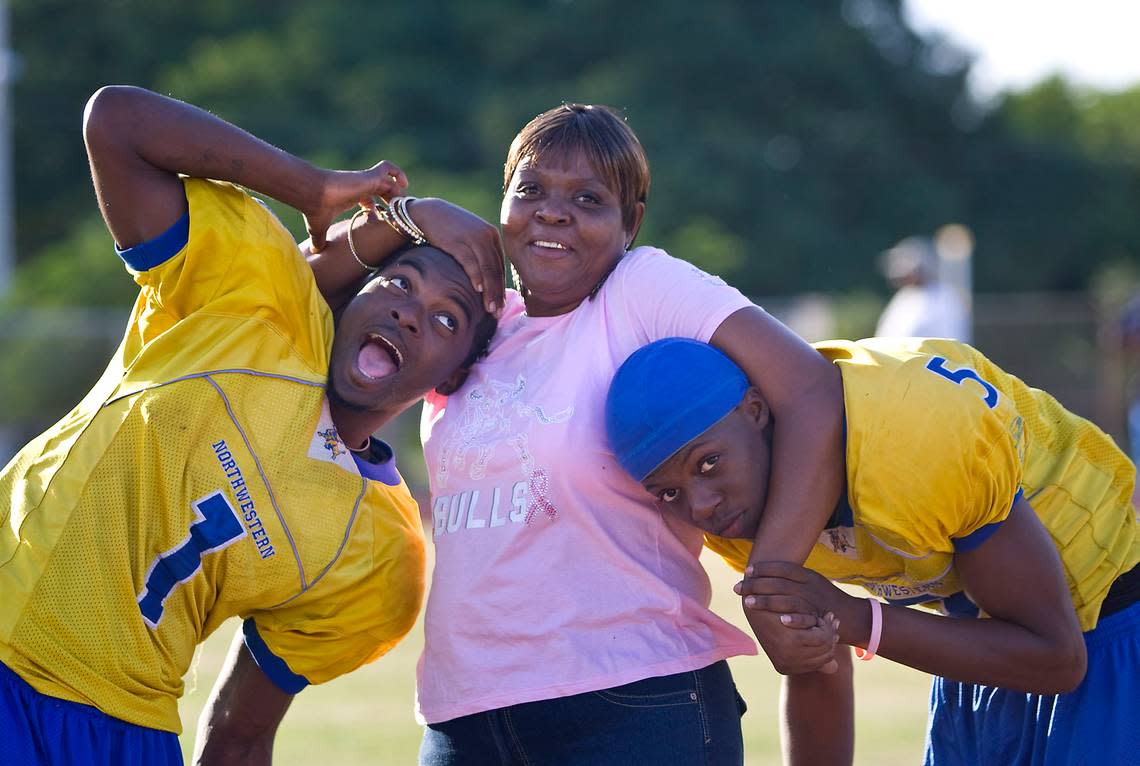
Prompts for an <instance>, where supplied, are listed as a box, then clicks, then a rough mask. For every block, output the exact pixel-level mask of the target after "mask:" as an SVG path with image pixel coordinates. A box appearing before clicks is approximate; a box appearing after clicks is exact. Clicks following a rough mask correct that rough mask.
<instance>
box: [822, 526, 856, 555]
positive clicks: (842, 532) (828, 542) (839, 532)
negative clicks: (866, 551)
mask: <svg viewBox="0 0 1140 766" xmlns="http://www.w3.org/2000/svg"><path fill="white" fill-rule="evenodd" d="M819 544H820V545H822V546H823V547H825V548H827V549H828V550H829V551H833V552H835V553H838V554H839V555H840V556H843V557H845V558H849V559H855V558H859V554H858V552H857V551H856V550H855V528H854V527H830V528H828V529H825V530H823V531H822V532H820V533H819Z"/></svg>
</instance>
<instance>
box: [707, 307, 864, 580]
mask: <svg viewBox="0 0 1140 766" xmlns="http://www.w3.org/2000/svg"><path fill="white" fill-rule="evenodd" d="M711 343H712V345H714V346H716V347H717V348H719V349H720V350H721V351H723V352H724V353H726V354H728V356H729V357H731V358H732V360H733V361H734V362H736V363H737V364H738V365H739V366H740V368H741V369H742V370H744V373H745V374H746V375H747V376H748V379H749V380H750V381H751V382H752V384H753V385H755V386H756V387H757V388H759V389H760V392H761V393H762V394H763V395H764V398H765V400H767V402H768V405H769V406H770V407H771V408H772V418H773V420H774V422H775V426H774V430H773V436H772V467H771V471H770V476H771V479H770V483H769V486H768V499H767V501H766V502H765V504H764V512H763V515H762V516H761V517H760V526H759V528H758V530H757V532H756V539H755V541H754V542H753V546H752V553H751V555H750V556H749V558H748V560H749V561H790V562H792V563H793V564H802V563H803V562H804V561H805V560H806V559H807V556H808V553H810V552H811V548H812V545H814V544H815V541H816V538H817V537H818V536H819V532H820V530H821V529H823V527H824V525H825V524H826V523H827V519H828V517H829V516H830V515H831V513H832V511H834V510H835V503H836V501H837V500H838V499H839V492H840V490H841V489H842V487H843V475H844V459H843V384H842V382H841V380H840V376H839V370H838V368H836V367H835V365H833V364H831V362H829V361H827V360H826V359H825V358H824V357H823V356H821V355H820V354H819V353H818V352H817V351H816V350H815V349H813V348H812V347H811V346H810V345H808V344H807V343H806V342H805V341H804V340H803V339H802V338H800V337H799V336H798V335H796V334H795V333H793V332H792V331H791V330H789V329H788V328H787V327H785V326H784V325H783V324H781V323H780V322H778V321H776V320H775V319H773V318H772V317H771V316H769V315H768V314H767V313H765V312H764V311H763V310H761V309H759V308H756V307H749V308H743V309H741V310H739V311H737V312H736V313H734V314H733V315H732V316H730V317H729V318H728V319H726V320H724V322H723V323H722V324H721V326H720V327H719V328H717V331H716V332H715V333H714V334H713V337H712V340H711Z"/></svg>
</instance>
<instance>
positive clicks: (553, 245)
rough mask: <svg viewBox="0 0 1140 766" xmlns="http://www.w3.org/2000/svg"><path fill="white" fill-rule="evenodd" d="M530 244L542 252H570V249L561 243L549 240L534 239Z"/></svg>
mask: <svg viewBox="0 0 1140 766" xmlns="http://www.w3.org/2000/svg"><path fill="white" fill-rule="evenodd" d="M531 244H532V245H534V246H535V247H541V248H542V249H544V250H558V251H560V252H563V253H565V252H567V251H569V250H570V248H568V247H566V245H564V244H562V243H561V242H555V241H554V240H551V239H536V240H535V241H534V242H532V243H531Z"/></svg>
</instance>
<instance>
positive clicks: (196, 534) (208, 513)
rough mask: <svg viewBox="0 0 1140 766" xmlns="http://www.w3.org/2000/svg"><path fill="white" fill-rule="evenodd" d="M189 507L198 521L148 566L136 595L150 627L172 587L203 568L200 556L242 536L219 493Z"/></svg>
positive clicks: (231, 510) (158, 617) (237, 521)
mask: <svg viewBox="0 0 1140 766" xmlns="http://www.w3.org/2000/svg"><path fill="white" fill-rule="evenodd" d="M191 507H193V509H194V515H195V516H196V517H197V518H198V520H197V521H195V522H194V523H193V524H191V525H190V534H188V535H187V536H186V537H185V538H184V539H183V540H182V542H180V543H179V544H178V545H176V546H174V547H173V548H171V549H170V550H168V551H166V552H165V553H161V554H159V556H158V558H156V559H155V560H154V563H153V564H151V565H150V570H149V571H148V572H147V573H146V580H144V584H143V591H142V593H140V594H139V610H140V611H141V612H142V617H143V620H144V621H145V622H146V624H147V625H149V626H150V627H151V628H157V627H158V623H159V621H160V620H161V619H162V613H163V609H164V607H163V604H164V603H165V602H166V599H167V598H169V596H170V594H171V593H172V592H173V591H174V588H175V587H177V586H178V585H179V584H180V583H184V582H186V581H187V580H189V579H190V578H191V577H193V576H194V574H195V573H196V572H197V571H198V570H199V569H201V568H202V557H203V556H205V555H206V554H207V553H210V552H212V551H217V550H221V549H222V548H225V547H226V546H228V545H231V544H232V543H234V542H235V541H237V540H240V539H241V538H243V537H245V527H244V526H243V525H242V523H241V519H240V518H239V517H238V514H237V511H235V510H234V508H233V506H232V505H230V501H229V500H227V499H226V497H225V495H223V494H222V493H221V492H214V493H213V494H211V495H206V496H205V497H203V498H202V499H200V500H195V501H194V502H193V503H191Z"/></svg>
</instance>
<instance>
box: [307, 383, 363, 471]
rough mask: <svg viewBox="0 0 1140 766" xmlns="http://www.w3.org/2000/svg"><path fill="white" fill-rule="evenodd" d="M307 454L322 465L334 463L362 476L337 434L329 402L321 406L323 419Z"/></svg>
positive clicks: (315, 430) (318, 423)
mask: <svg viewBox="0 0 1140 766" xmlns="http://www.w3.org/2000/svg"><path fill="white" fill-rule="evenodd" d="M306 454H308V456H309V457H311V458H312V459H313V460H319V461H321V462H322V463H334V464H336V465H338V466H340V467H341V468H343V469H344V470H346V471H348V472H349V473H352V474H355V475H357V476H359V475H360V470H359V469H358V468H357V467H356V461H355V460H353V459H352V455H350V454H348V447H347V446H345V443H344V441H343V440H342V439H341V438H340V434H338V433H337V430H336V426H335V425H333V422H332V415H330V414H329V403H328V402H327V401H325V402H324V403H323V404H322V405H321V417H320V419H319V420H318V421H317V426H316V428H314V429H313V436H312V439H310V441H309V451H308V452H307V453H306Z"/></svg>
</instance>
